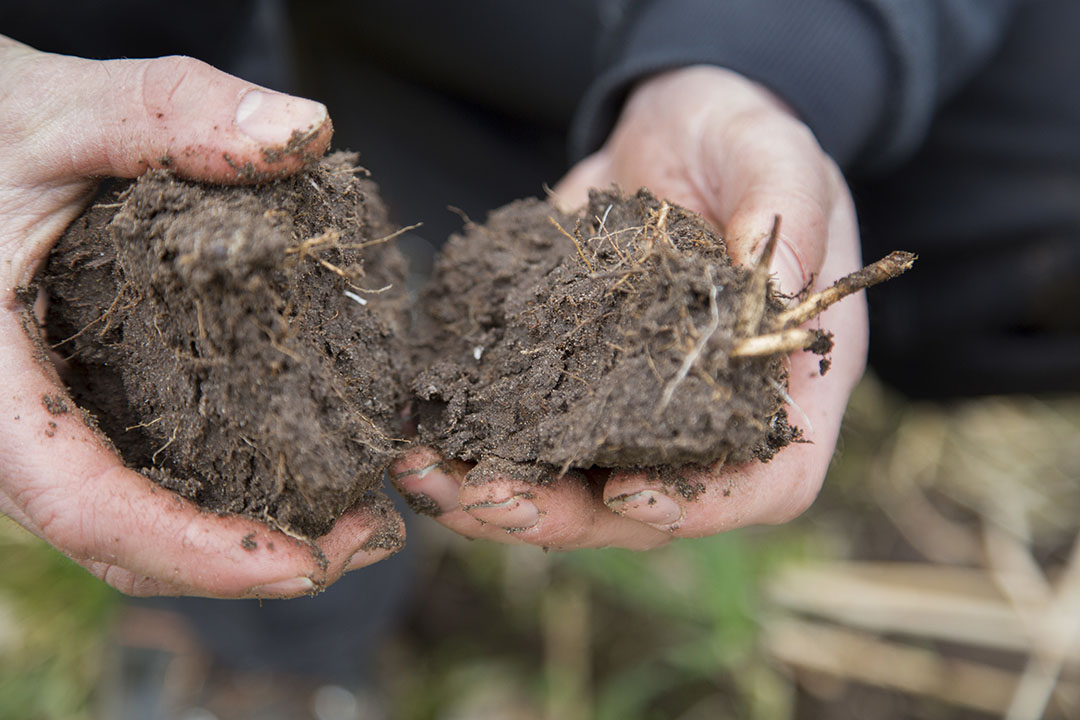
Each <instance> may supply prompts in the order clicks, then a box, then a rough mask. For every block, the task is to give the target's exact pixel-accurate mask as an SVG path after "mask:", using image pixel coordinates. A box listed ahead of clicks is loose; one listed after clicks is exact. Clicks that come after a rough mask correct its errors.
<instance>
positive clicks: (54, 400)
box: [15, 393, 68, 420]
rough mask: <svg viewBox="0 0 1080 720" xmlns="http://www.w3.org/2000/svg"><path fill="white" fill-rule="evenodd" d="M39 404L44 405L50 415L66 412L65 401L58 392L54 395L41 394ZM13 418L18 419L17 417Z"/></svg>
mask: <svg viewBox="0 0 1080 720" xmlns="http://www.w3.org/2000/svg"><path fill="white" fill-rule="evenodd" d="M41 404H42V405H44V406H45V409H46V410H48V411H49V414H50V415H63V414H64V413H66V412H68V405H67V402H65V401H64V396H63V395H61V394H60V393H56V394H54V395H50V394H48V393H45V394H44V395H42V396H41ZM15 419H16V420H18V418H15Z"/></svg>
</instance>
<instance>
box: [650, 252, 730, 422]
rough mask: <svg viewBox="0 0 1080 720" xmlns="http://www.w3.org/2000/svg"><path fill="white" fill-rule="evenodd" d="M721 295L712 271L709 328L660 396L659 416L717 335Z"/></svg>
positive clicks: (710, 273) (657, 411) (684, 359)
mask: <svg viewBox="0 0 1080 720" xmlns="http://www.w3.org/2000/svg"><path fill="white" fill-rule="evenodd" d="M718 293H719V288H717V286H716V285H715V284H714V283H713V281H712V271H711V270H710V271H709V313H710V315H711V317H710V319H709V326H708V327H707V328H705V332H703V333H701V337H699V338H698V341H697V342H696V343H695V344H694V347H693V349H692V350H691V351H690V352H688V353H687V354H686V357H685V358H683V363H682V366H681V367H680V368H679V372H677V373H675V377H673V378H672V379H671V382H669V383H668V384H667V387H665V388H664V394H663V395H661V396H660V404H659V405H657V406H656V414H657V415H659V414H660V413H662V412H663V411H664V408H666V407H667V406H668V403H670V402H671V398H672V397H674V396H675V390H677V389H678V387H679V385H681V384H682V381H683V380H685V379H686V376H687V375H688V374H689V373H690V369H691V368H692V367H694V363H696V362H697V361H698V358H700V357H701V353H703V352H704V351H705V346H706V345H708V343H709V340H710V339H711V338H712V336H713V335H714V334H716V330H717V328H719V327H720V308H719V307H718V306H717V304H716V296H717V294H718Z"/></svg>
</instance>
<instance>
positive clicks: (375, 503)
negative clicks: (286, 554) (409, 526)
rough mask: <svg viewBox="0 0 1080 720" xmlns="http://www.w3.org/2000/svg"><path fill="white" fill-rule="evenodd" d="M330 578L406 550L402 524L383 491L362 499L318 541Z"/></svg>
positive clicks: (399, 516)
mask: <svg viewBox="0 0 1080 720" xmlns="http://www.w3.org/2000/svg"><path fill="white" fill-rule="evenodd" d="M318 547H319V550H320V551H321V552H322V554H323V556H324V557H325V559H326V562H327V568H328V571H329V572H330V578H332V579H334V580H336V579H337V578H339V577H340V576H341V575H342V574H344V573H347V572H352V571H353V570H359V569H360V568H365V567H367V566H369V565H374V564H375V563H377V562H379V561H380V560H385V559H386V558H388V557H390V556H391V555H393V554H394V553H396V552H398V551H399V550H401V549H402V548H403V547H405V521H404V520H402V518H401V515H400V514H399V513H398V512H397V510H395V509H394V503H393V502H391V500H390V498H388V497H387V496H386V495H385V494H383V493H382V492H373V493H369V494H368V495H366V496H364V497H363V498H361V499H360V500H359V501H358V502H357V504H356V506H355V507H353V508H352V509H351V510H349V511H348V512H347V513H345V514H344V515H342V516H341V517H340V518H338V520H337V522H336V523H334V528H333V529H332V530H331V531H330V532H329V533H327V534H326V535H324V536H322V537H321V538H319V540H318Z"/></svg>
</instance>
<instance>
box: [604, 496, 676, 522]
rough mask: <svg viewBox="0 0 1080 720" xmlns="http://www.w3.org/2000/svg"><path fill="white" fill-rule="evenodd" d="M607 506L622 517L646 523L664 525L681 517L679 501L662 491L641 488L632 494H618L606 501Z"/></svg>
mask: <svg viewBox="0 0 1080 720" xmlns="http://www.w3.org/2000/svg"><path fill="white" fill-rule="evenodd" d="M607 506H608V507H609V508H611V509H612V510H613V511H615V512H617V513H618V514H620V515H622V516H623V517H627V518H630V519H631V520H637V521H638V522H643V523H646V524H648V525H657V526H666V525H671V524H672V523H675V522H678V521H679V520H680V519H681V518H682V514H683V509H682V506H681V505H679V503H677V502H675V501H674V500H672V499H671V498H670V497H668V496H667V495H665V494H664V493H661V492H657V491H655V490H642V491H641V492H637V493H633V494H632V495H620V496H618V497H615V498H612V499H611V500H608V501H607Z"/></svg>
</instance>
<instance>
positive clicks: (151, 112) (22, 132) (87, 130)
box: [0, 37, 400, 597]
mask: <svg viewBox="0 0 1080 720" xmlns="http://www.w3.org/2000/svg"><path fill="white" fill-rule="evenodd" d="M332 132H333V130H332V126H331V123H330V120H329V118H328V116H327V113H326V108H325V107H323V106H322V105H320V104H318V103H314V102H311V101H308V100H301V99H298V98H292V97H289V96H286V95H281V94H279V93H275V92H271V91H265V90H262V89H260V88H257V87H256V86H254V85H252V84H250V83H247V82H244V81H243V80H240V79H238V78H235V77H232V76H230V75H226V74H225V73H222V72H220V71H218V70H215V69H214V68H212V67H210V66H209V65H206V64H204V63H201V62H198V61H196V60H193V59H191V58H183V57H169V58H160V59H155V60H114V61H107V62H96V61H89V60H82V59H78V58H71V57H63V56H58V55H51V54H47V53H41V52H38V51H36V50H33V49H31V48H29V47H26V46H25V45H21V44H19V43H16V42H14V41H11V40H9V39H7V38H3V37H0V367H2V368H3V374H2V376H0V511H2V512H3V513H4V514H6V515H8V516H9V517H11V518H12V519H14V520H15V521H16V522H18V523H19V524H20V525H22V526H23V527H25V528H26V529H27V530H29V531H30V532H32V533H34V534H35V535H37V536H38V537H41V538H43V539H45V540H46V541H48V542H49V543H51V544H52V545H54V546H55V547H56V548H57V549H59V550H60V551H61V552H63V553H65V554H66V555H68V556H70V557H71V558H72V559H74V560H75V561H76V562H78V563H80V564H81V565H83V566H84V567H86V568H87V569H88V570H89V571H90V572H92V573H93V574H94V575H96V576H97V577H98V578H101V579H102V580H104V581H105V582H107V583H108V584H109V585H112V586H113V587H115V588H117V589H119V590H121V591H123V592H125V593H128V594H131V595H159V594H168V595H177V594H185V595H206V596H213V597H290V596H295V595H301V594H307V593H311V592H313V591H315V590H316V589H318V588H321V587H323V586H325V585H327V584H329V583H330V582H333V581H334V580H336V579H337V578H338V577H339V576H340V575H341V574H342V573H343V572H344V571H345V570H349V569H354V568H357V567H362V566H364V565H368V564H371V563H373V562H376V561H377V560H381V559H382V558H384V557H385V556H386V555H388V554H390V552H391V551H386V550H374V551H371V552H368V551H365V550H363V549H362V546H363V545H364V543H365V542H366V541H367V539H368V538H369V536H371V535H372V534H373V533H375V532H377V531H379V530H380V529H382V526H383V524H385V523H391V524H395V525H397V524H399V523H400V518H399V517H398V516H397V515H396V513H393V511H392V510H391V511H389V512H387V511H386V508H384V507H381V506H379V507H375V506H369V507H362V508H357V509H355V510H354V511H351V512H350V513H348V514H346V515H345V516H344V517H342V518H341V519H340V520H339V521H338V523H337V525H336V526H335V527H334V529H333V531H332V532H330V533H329V534H327V535H326V536H324V537H323V538H320V539H319V543H318V546H319V550H321V552H322V554H323V556H324V557H325V563H326V564H322V563H320V562H319V561H317V560H316V558H315V556H314V555H313V552H312V548H310V547H309V546H308V545H306V544H304V543H301V542H299V541H297V540H294V539H292V538H290V537H287V536H286V535H284V534H282V533H280V532H277V531H272V530H270V529H269V528H268V527H266V526H265V525H262V524H260V523H257V522H254V521H252V520H248V519H244V518H239V517H219V516H216V515H212V514H209V513H206V512H202V511H200V510H199V509H198V508H196V507H195V506H193V505H192V504H191V503H189V502H187V501H185V500H183V499H181V498H180V497H179V496H177V495H174V494H173V493H171V492H168V491H166V490H163V489H161V488H159V487H157V486H155V485H154V484H152V483H151V482H150V481H149V480H147V479H146V478H144V477H143V476H141V475H139V474H137V473H135V472H133V471H131V470H129V469H127V468H125V467H124V465H123V462H122V461H121V460H120V458H119V457H117V456H116V454H115V452H114V451H113V450H112V449H111V448H110V447H108V446H107V444H106V443H105V442H103V441H102V440H101V439H100V438H99V437H98V436H97V435H95V433H94V431H93V430H91V429H90V428H89V427H87V425H86V424H85V423H84V422H83V420H82V418H81V416H80V415H79V413H77V412H61V413H56V407H57V405H56V401H55V400H54V398H56V397H58V395H59V397H61V398H64V397H66V391H65V390H64V388H63V384H62V383H61V381H60V378H59V376H58V374H57V371H56V368H54V367H53V366H52V364H51V363H50V362H49V361H48V360H47V359H46V355H45V352H44V350H43V346H42V344H41V342H40V340H39V334H38V327H37V323H36V319H35V318H34V316H33V314H32V313H31V312H30V311H28V310H27V307H26V303H25V302H24V300H25V297H24V296H25V290H26V288H27V287H28V285H29V284H30V282H31V279H32V278H33V276H34V274H35V272H36V271H37V270H38V269H39V268H40V267H41V265H42V263H43V262H44V260H45V259H46V257H47V256H48V252H49V249H50V248H51V247H52V245H53V244H54V243H55V241H56V239H57V238H58V237H59V235H60V234H61V233H62V232H63V231H64V229H65V228H66V227H67V225H68V224H69V223H70V222H71V221H72V220H73V219H74V218H75V217H76V216H77V215H78V214H79V213H80V212H81V211H82V209H83V207H84V206H85V204H86V202H87V201H88V199H89V198H90V196H91V194H92V193H93V190H94V187H95V184H96V181H95V180H94V178H97V177H102V176H110V175H111V176H118V177H135V176H137V175H139V174H140V173H142V172H144V171H145V170H147V169H148V168H152V167H161V166H163V165H168V167H169V168H170V169H171V170H173V171H174V172H175V173H176V174H178V175H180V176H182V177H186V178H190V179H197V180H206V181H214V182H222V183H238V182H243V181H244V177H242V175H245V176H250V175H251V172H250V168H245V165H246V164H247V163H251V167H253V168H254V170H255V172H256V173H257V174H259V175H261V176H262V177H264V178H266V177H275V176H281V175H287V174H290V173H293V172H296V171H297V170H299V169H300V168H302V167H303V166H304V165H305V163H306V162H307V161H308V160H309V159H310V158H313V157H317V156H319V155H321V154H322V153H323V152H325V150H326V148H327V146H328V145H329V143H330V136H331V134H332ZM267 151H269V152H267ZM46 397H48V398H49V402H48V403H46V402H45V398H46ZM47 404H48V405H51V408H50V407H46V405H47ZM65 404H66V405H67V406H68V407H72V408H73V407H74V403H72V402H71V401H70V399H67V400H66V403H65ZM50 410H51V412H50ZM54 413H56V414H54Z"/></svg>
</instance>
